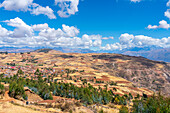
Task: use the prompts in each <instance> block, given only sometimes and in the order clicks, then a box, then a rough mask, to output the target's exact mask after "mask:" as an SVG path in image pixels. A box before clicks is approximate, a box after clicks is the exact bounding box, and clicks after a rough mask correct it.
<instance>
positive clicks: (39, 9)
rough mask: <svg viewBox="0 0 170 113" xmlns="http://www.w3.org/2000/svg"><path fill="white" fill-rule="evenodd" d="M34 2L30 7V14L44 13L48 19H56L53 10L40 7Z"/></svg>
mask: <svg viewBox="0 0 170 113" xmlns="http://www.w3.org/2000/svg"><path fill="white" fill-rule="evenodd" d="M35 5H36V4H34V7H33V9H31V14H35V15H40V14H44V15H46V16H48V18H50V19H56V16H55V15H54V11H53V10H52V9H51V8H50V7H49V6H46V7H42V6H40V5H38V4H37V5H36V6H35Z"/></svg>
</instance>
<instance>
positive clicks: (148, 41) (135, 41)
mask: <svg viewBox="0 0 170 113" xmlns="http://www.w3.org/2000/svg"><path fill="white" fill-rule="evenodd" d="M119 41H120V42H119V43H113V44H107V45H106V46H105V47H101V49H103V50H122V49H125V48H133V47H149V46H156V47H163V48H168V47H170V37H168V38H162V39H155V38H152V37H148V36H144V35H137V36H134V35H132V34H128V33H125V34H122V35H121V36H120V37H119Z"/></svg>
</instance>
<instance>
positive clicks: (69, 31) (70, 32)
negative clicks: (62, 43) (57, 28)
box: [62, 24, 79, 37]
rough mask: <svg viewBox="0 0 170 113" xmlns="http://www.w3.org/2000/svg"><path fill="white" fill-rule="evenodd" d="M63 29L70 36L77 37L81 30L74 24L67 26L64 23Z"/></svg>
mask: <svg viewBox="0 0 170 113" xmlns="http://www.w3.org/2000/svg"><path fill="white" fill-rule="evenodd" d="M62 27H63V31H64V32H65V33H66V35H67V36H68V37H75V36H76V35H78V34H79V30H78V29H77V28H75V27H74V26H71V27H69V26H66V25H65V24H63V25H62Z"/></svg>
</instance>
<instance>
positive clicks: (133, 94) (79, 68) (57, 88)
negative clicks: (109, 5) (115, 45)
mask: <svg viewBox="0 0 170 113" xmlns="http://www.w3.org/2000/svg"><path fill="white" fill-rule="evenodd" d="M169 75H170V64H169V63H166V62H158V61H152V60H148V59H146V58H143V57H132V56H127V55H121V54H108V53H98V54H97V53H86V54H81V53H62V52H60V51H55V50H52V49H38V50H36V51H33V52H27V53H1V54H0V80H1V81H2V83H1V84H3V85H4V87H5V94H4V96H3V95H1V98H2V99H0V102H1V103H2V105H1V106H0V107H1V108H2V109H1V108H0V111H2V112H9V109H14V108H15V107H16V109H17V110H19V109H21V110H22V111H25V112H26V111H28V112H31V111H32V110H34V111H35V112H36V111H43V112H56V111H59V112H68V111H69V112H71V111H72V112H75V113H76V112H77V113H79V112H80V111H81V112H89V113H94V112H99V111H100V110H104V112H107V113H112V112H115V113H118V112H119V110H120V108H121V107H123V106H125V105H126V107H127V108H128V109H129V110H130V111H132V110H133V109H132V107H134V106H133V104H134V103H133V102H132V101H133V100H134V99H142V98H146V97H151V98H152V95H153V94H154V93H156V95H157V92H159V91H161V94H163V95H165V96H167V97H169V95H170V90H169V85H170V81H169V80H170V77H169ZM15 81H16V82H15ZM18 82H19V83H18ZM17 84H18V85H17ZM19 84H23V86H22V85H21V86H20V87H19ZM12 85H13V86H15V87H13V86H12ZM0 88H2V89H1V90H0V91H1V92H0V93H2V92H3V90H4V89H3V86H2V85H1V86H0ZM11 88H14V89H11ZM17 88H18V89H17ZM22 88H23V90H24V91H23V90H22ZM14 90H16V91H17V90H21V91H22V92H23V94H22V93H21V94H20V93H17V94H15V91H14ZM12 92H13V93H12ZM158 97H159V96H158ZM153 98H155V97H153ZM25 99H26V100H25ZM148 99H149V98H148ZM158 100H159V98H158ZM167 101H168V99H165V101H163V102H167ZM26 102H29V104H26ZM4 106H7V107H6V108H4ZM9 106H11V107H9Z"/></svg>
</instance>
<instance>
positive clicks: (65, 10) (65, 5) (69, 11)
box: [55, 0, 79, 17]
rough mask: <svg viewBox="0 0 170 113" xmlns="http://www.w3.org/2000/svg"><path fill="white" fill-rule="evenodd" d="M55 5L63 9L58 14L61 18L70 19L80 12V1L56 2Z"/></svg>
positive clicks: (64, 0)
mask: <svg viewBox="0 0 170 113" xmlns="http://www.w3.org/2000/svg"><path fill="white" fill-rule="evenodd" d="M55 4H56V5H58V6H59V7H60V8H61V10H59V11H58V12H57V13H58V15H59V16H60V17H69V16H71V15H74V14H75V13H76V12H78V5H79V0H55Z"/></svg>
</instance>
